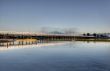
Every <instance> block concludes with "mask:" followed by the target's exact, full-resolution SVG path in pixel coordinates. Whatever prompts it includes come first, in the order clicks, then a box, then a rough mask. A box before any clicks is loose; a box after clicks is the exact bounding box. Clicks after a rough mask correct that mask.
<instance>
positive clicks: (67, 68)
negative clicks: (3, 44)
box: [0, 42, 110, 71]
mask: <svg viewBox="0 0 110 71" xmlns="http://www.w3.org/2000/svg"><path fill="white" fill-rule="evenodd" d="M38 46H40V47H39V48H36V47H38ZM20 47H21V46H19V47H18V48H17V49H19V50H15V49H14V50H10V51H0V71H110V43H109V42H106V43H104V42H98V43H94V42H89V43H87V42H67V43H66V42H65V43H59V44H58V43H55V44H54V43H51V44H48V45H47V44H45V46H44V45H42V44H40V45H33V46H30V45H29V46H23V47H22V48H20ZM11 48H12V47H11ZM13 48H14V47H13ZM8 49H9V48H8Z"/></svg>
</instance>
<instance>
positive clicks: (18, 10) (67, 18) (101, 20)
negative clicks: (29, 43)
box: [0, 0, 110, 32]
mask: <svg viewBox="0 0 110 71" xmlns="http://www.w3.org/2000/svg"><path fill="white" fill-rule="evenodd" d="M42 27H53V28H76V29H77V30H78V31H79V32H109V31H110V0H0V30H1V31H29V32H30V31H32V32H36V31H39V29H40V28H42Z"/></svg>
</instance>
